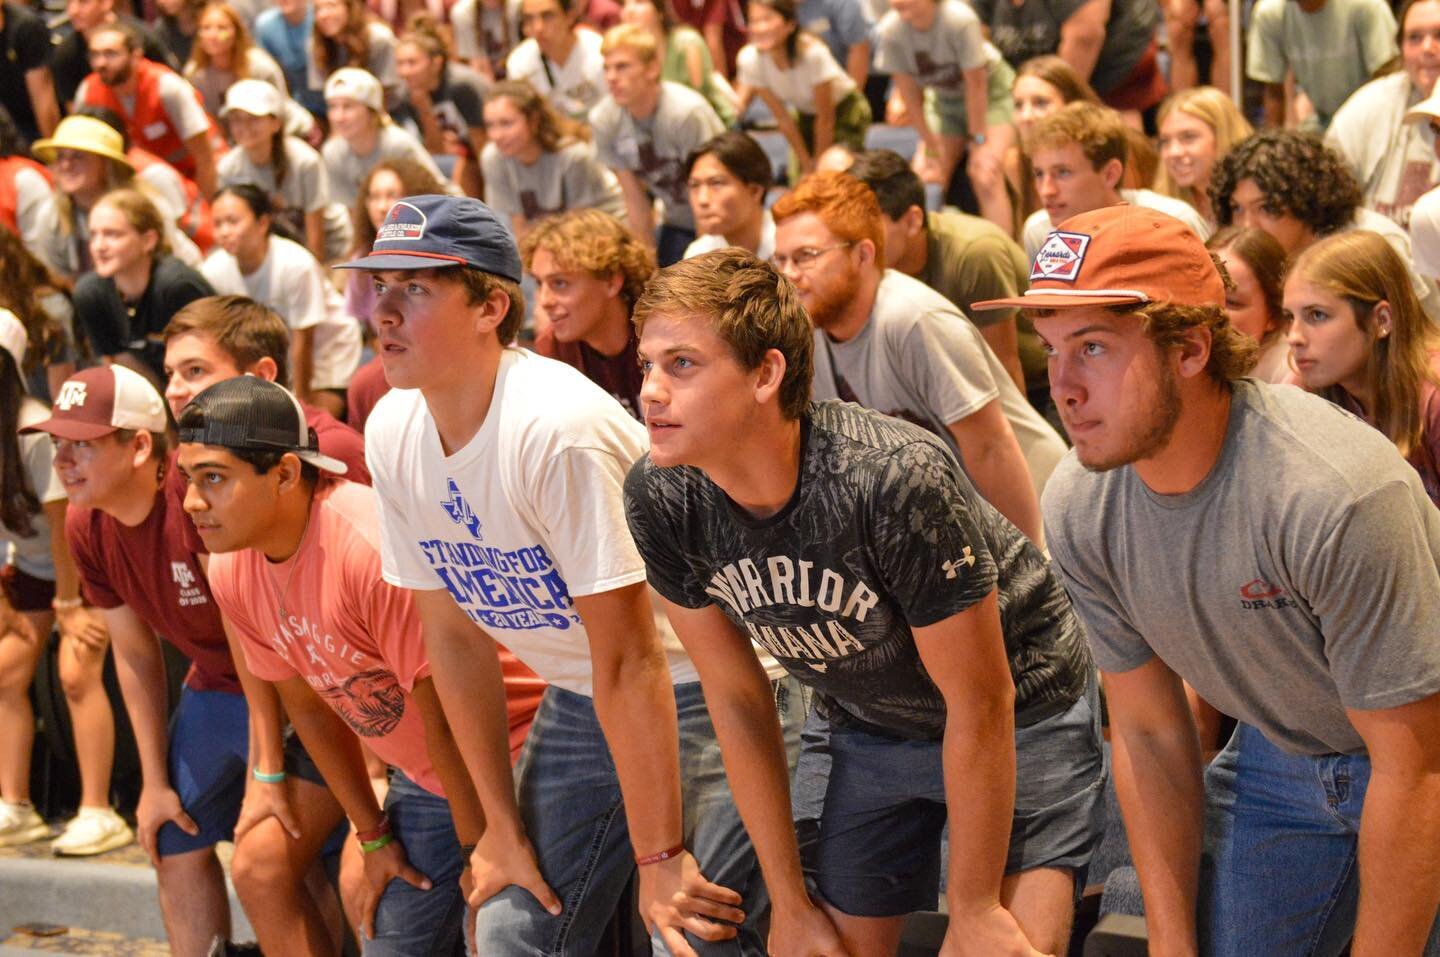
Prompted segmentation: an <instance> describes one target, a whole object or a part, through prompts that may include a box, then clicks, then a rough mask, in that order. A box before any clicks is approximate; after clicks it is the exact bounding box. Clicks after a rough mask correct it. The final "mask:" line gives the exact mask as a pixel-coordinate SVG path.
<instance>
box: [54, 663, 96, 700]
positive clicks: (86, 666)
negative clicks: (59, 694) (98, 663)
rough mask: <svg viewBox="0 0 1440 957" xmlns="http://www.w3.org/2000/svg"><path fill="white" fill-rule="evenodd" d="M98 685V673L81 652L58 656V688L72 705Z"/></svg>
mask: <svg viewBox="0 0 1440 957" xmlns="http://www.w3.org/2000/svg"><path fill="white" fill-rule="evenodd" d="M99 684H100V671H99V669H98V668H96V667H95V666H94V664H93V663H92V662H91V661H90V660H89V657H88V655H87V654H86V653H85V652H83V651H74V652H71V653H69V654H62V655H60V688H61V690H62V691H64V692H65V700H66V701H68V702H70V703H71V704H74V703H75V702H77V701H80V700H81V699H83V698H85V697H86V696H87V695H89V694H90V692H91V691H92V690H93V689H94V688H96V687H97V686H98V685H99Z"/></svg>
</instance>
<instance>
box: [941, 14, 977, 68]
mask: <svg viewBox="0 0 1440 957" xmlns="http://www.w3.org/2000/svg"><path fill="white" fill-rule="evenodd" d="M942 9H943V10H946V11H948V16H949V20H950V23H949V24H948V26H949V30H950V40H951V42H952V43H954V44H955V53H956V59H957V61H958V62H959V64H960V68H961V69H962V70H974V69H976V68H977V67H982V66H985V64H986V60H987V57H986V55H985V33H984V31H983V30H981V29H980V18H979V17H978V16H976V15H975V11H973V10H971V9H970V8H969V7H967V6H966V5H965V4H963V3H955V4H946V5H945V6H944V7H942Z"/></svg>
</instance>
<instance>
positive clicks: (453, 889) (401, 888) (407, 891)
mask: <svg viewBox="0 0 1440 957" xmlns="http://www.w3.org/2000/svg"><path fill="white" fill-rule="evenodd" d="M385 814H386V815H387V816H388V817H389V818H390V828H391V830H392V831H393V832H394V834H395V839H396V840H398V841H399V842H400V843H401V844H402V845H403V846H404V848H405V856H406V857H407V858H409V859H410V866H411V867H414V868H415V869H416V870H417V871H419V872H420V873H422V874H424V875H425V876H426V877H428V878H430V890H428V891H422V890H420V888H418V887H414V886H412V885H410V884H408V883H406V882H405V881H402V880H399V879H396V880H393V881H391V882H390V884H389V886H387V887H386V888H385V893H384V894H382V895H381V896H380V905H379V907H378V908H377V909H376V911H375V938H374V939H373V940H367V941H364V954H365V957H432V955H439V957H444V955H447V954H451V953H454V952H455V950H456V948H457V947H458V946H459V945H460V941H461V935H462V933H463V931H464V926H465V925H464V918H465V900H464V898H462V897H461V896H460V871H461V869H462V867H463V863H462V861H461V859H460V840H459V838H457V837H456V836H455V822H454V821H453V820H452V819H451V817H450V804H449V802H448V801H446V800H445V799H444V798H442V797H439V796H437V795H434V794H431V793H430V792H429V791H427V790H425V789H424V788H422V787H421V786H420V785H418V784H416V783H415V782H414V781H411V780H410V779H409V778H407V777H406V776H405V775H404V774H401V773H400V772H399V771H395V772H393V773H392V774H391V776H390V791H389V793H387V794H386V795H385Z"/></svg>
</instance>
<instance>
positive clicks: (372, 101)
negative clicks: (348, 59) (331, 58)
mask: <svg viewBox="0 0 1440 957" xmlns="http://www.w3.org/2000/svg"><path fill="white" fill-rule="evenodd" d="M337 99H339V100H354V101H355V102H356V103H359V104H361V105H362V106H368V107H370V109H372V110H374V111H375V112H377V113H384V112H385V91H384V90H382V89H381V88H380V81H379V80H377V79H375V77H374V75H373V74H370V73H367V72H366V71H364V70H361V69H359V68H358V67H353V66H345V67H341V68H340V69H338V70H336V71H335V72H334V73H332V74H330V79H328V80H326V81H325V100H326V102H329V101H330V100H337Z"/></svg>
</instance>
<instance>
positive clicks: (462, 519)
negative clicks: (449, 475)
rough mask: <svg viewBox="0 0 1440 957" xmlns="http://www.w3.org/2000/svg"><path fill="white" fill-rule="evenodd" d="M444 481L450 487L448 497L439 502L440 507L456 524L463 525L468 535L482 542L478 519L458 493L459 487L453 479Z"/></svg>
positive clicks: (482, 537)
mask: <svg viewBox="0 0 1440 957" xmlns="http://www.w3.org/2000/svg"><path fill="white" fill-rule="evenodd" d="M446 481H447V483H448V485H449V488H450V497H449V498H447V499H446V500H445V501H443V502H441V503H440V505H441V507H442V508H444V509H445V514H446V515H449V516H450V520H451V521H452V522H454V523H455V524H456V525H464V526H465V528H466V530H467V531H468V532H469V533H470V536H471V537H472V538H474V539H475V540H476V541H477V542H483V541H484V540H485V538H484V536H483V535H481V534H480V519H479V518H478V517H477V516H476V515H475V510H474V509H473V508H471V507H470V503H469V502H467V501H465V497H464V496H463V495H461V494H460V487H459V486H458V485H456V484H455V480H454V479H447V480H446Z"/></svg>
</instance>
